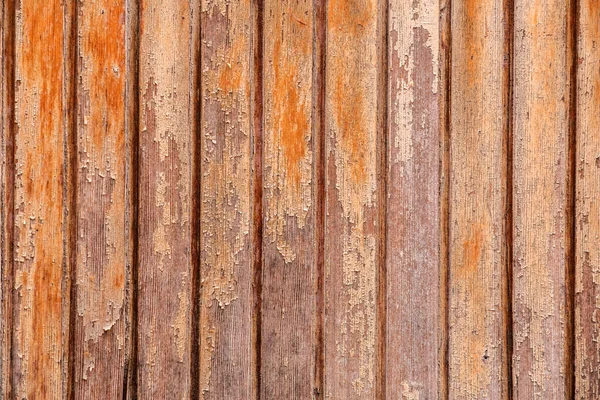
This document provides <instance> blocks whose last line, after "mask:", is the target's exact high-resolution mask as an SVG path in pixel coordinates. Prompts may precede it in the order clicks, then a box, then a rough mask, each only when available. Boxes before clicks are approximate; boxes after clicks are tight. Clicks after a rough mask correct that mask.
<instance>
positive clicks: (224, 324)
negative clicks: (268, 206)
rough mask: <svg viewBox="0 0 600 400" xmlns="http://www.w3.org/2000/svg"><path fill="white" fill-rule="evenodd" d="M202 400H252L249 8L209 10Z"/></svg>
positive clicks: (207, 6) (205, 16) (213, 5)
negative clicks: (250, 399)
mask: <svg viewBox="0 0 600 400" xmlns="http://www.w3.org/2000/svg"><path fill="white" fill-rule="evenodd" d="M201 26H202V37H201V38H202V48H201V54H202V64H201V68H202V76H201V80H202V114H201V131H202V134H201V160H202V166H201V170H202V176H201V185H202V188H201V209H202V213H201V230H202V235H201V260H202V261H201V273H200V279H201V282H202V284H201V286H202V289H201V293H202V295H201V309H200V371H199V373H200V394H201V396H202V398H204V399H226V398H227V399H246V398H252V396H253V393H254V391H255V387H254V386H255V382H254V367H253V365H254V364H253V359H252V355H253V353H252V351H253V319H252V318H253V309H254V307H253V291H252V282H253V263H252V261H253V258H252V251H253V246H254V243H253V234H252V228H253V218H252V196H251V188H252V164H251V162H252V149H251V121H252V113H251V111H252V109H251V90H252V85H251V83H252V72H253V68H252V65H253V64H252V54H253V53H252V35H253V25H252V19H251V6H250V2H248V1H224V0H223V1H221V0H219V1H205V2H203V3H202V22H201Z"/></svg>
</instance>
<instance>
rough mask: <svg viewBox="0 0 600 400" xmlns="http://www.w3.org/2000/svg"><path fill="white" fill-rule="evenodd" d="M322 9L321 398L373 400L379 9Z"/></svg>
mask: <svg viewBox="0 0 600 400" xmlns="http://www.w3.org/2000/svg"><path fill="white" fill-rule="evenodd" d="M379 6H383V5H382V4H381V3H379V2H378V1H376V0H366V1H361V2H356V1H350V0H330V1H329V2H328V9H327V45H326V57H327V70H326V90H327V92H326V100H325V109H326V113H327V114H326V134H327V141H326V152H325V157H326V174H327V177H326V213H325V215H326V216H325V232H328V234H327V236H326V237H325V281H324V287H325V288H324V291H325V318H326V321H325V324H326V327H325V330H324V332H325V339H324V340H325V377H324V385H325V389H324V390H325V396H326V397H331V398H344V399H358V398H361V399H368V398H375V390H376V373H377V366H378V360H377V354H378V340H377V336H378V332H377V327H378V324H377V298H378V291H377V289H378V280H377V278H378V265H377V261H378V247H379V246H378V243H379V240H380V238H379V229H380V228H379V226H378V218H379V216H378V214H379V207H380V199H379V198H378V196H377V194H378V186H377V182H378V180H377V172H378V171H377V169H378V159H379V157H380V154H378V150H379V149H378V146H377V144H378V141H377V122H378V121H377V117H378V113H377V106H378V97H379V96H378V92H377V90H378V86H377V84H378V58H379V51H380V47H379V41H378V38H379V35H378V13H379V11H378V7H379Z"/></svg>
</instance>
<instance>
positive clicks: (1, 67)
mask: <svg viewBox="0 0 600 400" xmlns="http://www.w3.org/2000/svg"><path fill="white" fill-rule="evenodd" d="M13 6H14V4H13V3H12V1H4V2H2V5H1V6H0V21H2V24H1V25H0V93H1V97H0V101H1V102H2V103H1V105H0V118H2V122H1V123H0V132H1V133H0V159H1V160H2V161H1V163H0V235H1V238H0V246H1V247H0V277H1V278H0V279H1V281H0V299H1V306H0V335H1V336H0V337H1V340H2V345H1V347H0V351H1V352H2V354H0V398H2V399H5V398H10V396H11V395H12V392H11V382H10V373H11V371H10V360H11V358H10V355H11V329H12V308H11V307H12V301H11V295H12V272H13V271H12V257H11V255H12V245H11V243H12V241H13V240H12V232H13V231H14V229H13V220H12V204H13V202H12V193H13V189H14V185H13V184H12V173H11V171H13V168H12V164H13V151H12V149H13V147H12V133H13V132H14V131H13V126H14V125H13V124H12V123H11V122H12V118H13V117H14V115H13V114H12V110H13V107H9V106H8V105H9V104H14V98H13V97H12V96H13V95H14V86H13V85H12V84H11V82H12V76H13V74H12V73H13V67H14V65H13V63H12V60H13V57H12V56H13V52H12V44H13V40H12V34H13V33H14V25H13V21H14V20H13V16H14V12H13V11H12V10H13ZM7 43H8V46H7Z"/></svg>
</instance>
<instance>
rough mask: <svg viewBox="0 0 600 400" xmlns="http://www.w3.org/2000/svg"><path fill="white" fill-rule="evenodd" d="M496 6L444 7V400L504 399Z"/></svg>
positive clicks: (503, 117)
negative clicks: (448, 50) (447, 52)
mask: <svg viewBox="0 0 600 400" xmlns="http://www.w3.org/2000/svg"><path fill="white" fill-rule="evenodd" d="M503 18H504V10H503V2H502V1H500V0H498V1H496V0H490V1H483V2H473V1H454V2H452V22H451V23H452V28H451V29H452V78H451V88H450V90H451V92H450V107H451V108H450V115H451V117H450V177H449V179H450V183H449V184H450V193H449V212H450V217H449V218H450V219H449V224H450V234H449V246H450V249H449V254H450V268H449V274H450V275H449V281H448V282H449V283H448V293H449V349H448V360H449V375H448V379H449V397H450V398H456V399H505V398H507V396H508V386H507V384H508V358H509V357H510V355H509V354H507V337H506V323H507V318H506V304H507V300H508V299H507V295H508V291H507V285H508V283H509V282H508V276H507V271H508V266H507V263H508V252H507V243H506V238H507V235H506V233H507V229H509V227H508V226H507V215H508V214H507V204H508V202H507V200H508V199H507V197H508V192H507V162H508V152H507V151H508V148H507V137H508V136H507V130H506V129H507V126H508V125H507V118H508V114H507V112H508V104H507V100H508V97H507V96H506V93H507V91H506V89H505V88H507V85H508V82H507V80H506V77H507V75H506V70H507V68H508V65H507V64H506V63H505V62H504V57H503V54H504V51H505V40H506V38H505V37H504V24H505V23H506V22H505V21H504V19H503Z"/></svg>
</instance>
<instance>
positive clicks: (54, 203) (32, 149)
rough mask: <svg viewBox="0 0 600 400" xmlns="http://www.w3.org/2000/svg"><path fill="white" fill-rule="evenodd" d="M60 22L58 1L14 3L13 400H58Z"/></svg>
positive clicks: (61, 334) (61, 384)
mask: <svg viewBox="0 0 600 400" xmlns="http://www.w3.org/2000/svg"><path fill="white" fill-rule="evenodd" d="M66 17H67V16H66V7H65V3H64V2H63V1H61V0H49V1H43V2H40V1H35V0H23V1H20V2H18V3H17V8H16V38H15V41H16V42H15V43H16V44H15V46H16V48H15V57H16V74H15V80H16V82H15V84H16V89H15V90H16V98H15V115H16V116H15V119H16V121H15V123H16V132H15V160H14V162H15V183H14V184H15V189H14V190H15V198H14V213H15V214H14V224H15V237H14V254H13V257H14V269H15V281H14V290H15V292H14V307H15V311H14V313H15V314H14V315H15V320H14V332H13V335H14V340H13V345H14V347H13V367H14V375H13V380H14V385H15V388H14V389H15V393H14V394H15V396H16V397H18V398H62V397H63V396H64V395H65V385H66V375H65V369H66V368H65V367H66V356H67V354H66V348H65V347H64V346H63V345H64V344H65V338H66V336H65V331H64V330H63V323H64V320H65V318H67V319H68V315H65V311H66V310H68V308H66V306H67V305H68V303H67V299H66V298H65V297H64V294H65V293H68V291H67V290H65V287H64V286H63V283H64V278H65V277H64V274H63V270H64V268H65V266H66V259H65V241H66V218H65V213H64V209H65V206H66V197H65V196H64V192H63V189H64V186H63V185H64V183H65V179H66V175H65V169H64V165H65V162H66V160H65V146H66V143H65V128H66V126H67V121H66V113H65V109H66V105H67V104H66V101H67V100H66V91H67V90H66V87H67V82H68V79H67V78H66V77H65V69H66V63H67V60H66V52H65V48H64V45H65V39H66V29H67V24H66ZM42 38H43V39H42Z"/></svg>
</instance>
